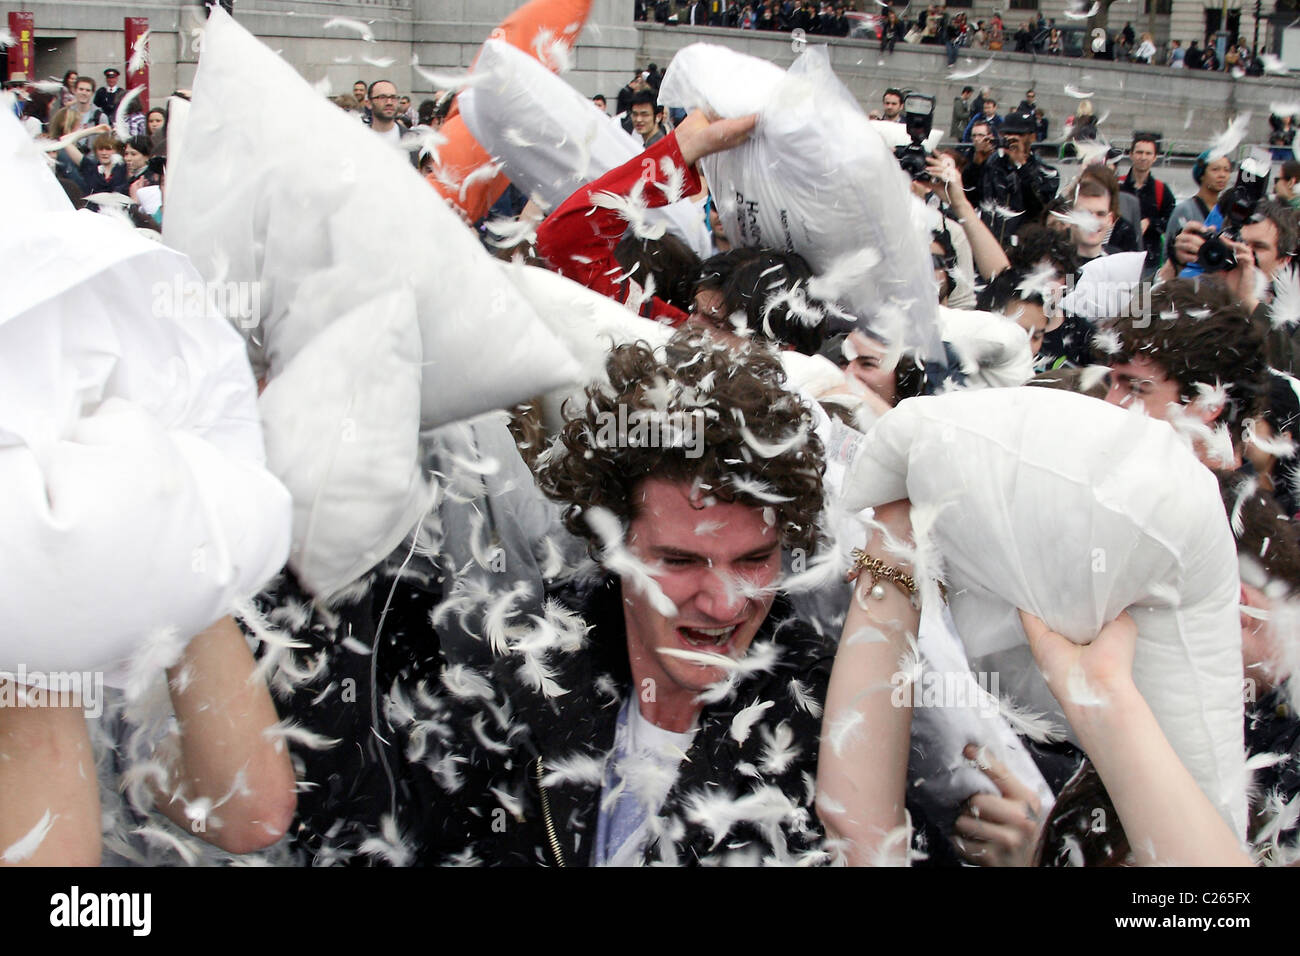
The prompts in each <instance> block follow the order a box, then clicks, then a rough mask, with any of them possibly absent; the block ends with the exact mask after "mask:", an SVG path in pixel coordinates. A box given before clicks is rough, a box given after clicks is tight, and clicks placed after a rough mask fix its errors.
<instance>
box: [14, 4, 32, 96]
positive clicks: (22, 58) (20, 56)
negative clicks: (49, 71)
mask: <svg viewBox="0 0 1300 956" xmlns="http://www.w3.org/2000/svg"><path fill="white" fill-rule="evenodd" d="M9 32H10V33H12V34H13V37H14V45H13V46H11V47H10V48H9V79H11V80H16V79H19V78H20V76H21V78H22V79H24V80H34V79H36V78H37V77H36V76H35V72H36V19H35V17H34V16H33V15H32V14H30V13H26V12H22V13H11V14H9Z"/></svg>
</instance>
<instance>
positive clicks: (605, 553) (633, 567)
mask: <svg viewBox="0 0 1300 956" xmlns="http://www.w3.org/2000/svg"><path fill="white" fill-rule="evenodd" d="M582 517H583V520H584V521H586V523H587V526H588V527H589V528H591V530H592V532H593V533H595V535H596V537H597V538H598V539H599V540H600V543H601V548H602V551H601V559H600V560H601V564H602V565H603V566H604V567H605V569H606V570H608V571H609V572H610V573H612V574H616V575H618V576H619V577H621V578H622V579H623V581H624V583H625V584H630V585H631V586H632V587H633V588H634V589H635V590H636V591H638V592H639V593H641V594H644V595H645V596H646V597H647V598H649V599H650V603H651V605H652V606H653V607H654V609H655V610H656V611H658V612H659V613H660V614H663V615H665V616H667V617H676V616H677V606H676V605H675V604H673V602H672V601H671V600H669V598H668V595H666V594H664V592H663V589H662V588H661V587H659V582H658V581H656V580H655V579H654V575H653V574H652V573H651V572H650V569H649V567H647V566H646V564H645V563H644V562H643V561H641V560H640V559H638V558H636V557H635V556H633V554H632V553H631V552H630V551H628V550H627V548H626V547H625V546H624V544H623V527H622V525H621V524H620V523H619V520H618V518H617V517H616V516H615V514H614V513H613V512H612V511H610V510H608V509H607V508H599V507H596V508H588V509H587V510H586V511H584V512H583V515H582Z"/></svg>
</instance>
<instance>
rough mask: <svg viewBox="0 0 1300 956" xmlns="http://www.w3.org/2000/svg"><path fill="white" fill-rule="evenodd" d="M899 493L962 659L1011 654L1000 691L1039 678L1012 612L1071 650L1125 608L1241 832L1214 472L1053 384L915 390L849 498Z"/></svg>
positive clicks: (1236, 694) (1226, 583) (1238, 747)
mask: <svg viewBox="0 0 1300 956" xmlns="http://www.w3.org/2000/svg"><path fill="white" fill-rule="evenodd" d="M904 497H906V498H910V499H911V502H912V507H913V516H914V523H915V522H916V520H917V519H918V518H920V519H921V520H922V522H924V520H925V519H927V518H930V517H932V518H933V530H932V533H931V537H930V540H931V542H932V544H933V546H934V549H935V553H936V554H937V555H938V556H939V558H940V560H941V561H942V566H943V573H944V577H945V579H946V581H947V584H948V593H949V595H950V597H951V608H952V616H953V619H954V621H955V622H956V625H957V631H958V633H959V634H960V636H961V638H962V641H963V642H964V643H965V645H966V649H967V654H968V657H969V658H970V660H971V665H972V667H974V668H975V669H976V670H980V669H982V666H981V658H988V657H989V656H991V655H996V654H1001V655H1003V656H1002V657H1001V658H1000V659H1001V660H1003V661H1006V660H1009V659H1010V658H1011V656H1014V655H1010V656H1008V655H1009V652H1011V651H1015V650H1019V651H1020V654H1019V660H1020V661H1021V666H1022V668H1023V670H1022V673H1020V674H1009V675H1008V674H1005V673H1004V675H1003V677H1004V679H1003V686H1004V687H1006V686H1007V685H1008V684H1012V685H1016V684H1032V683H1034V682H1035V680H1036V681H1037V683H1038V684H1039V685H1042V679H1041V677H1038V675H1037V673H1036V671H1034V670H1033V665H1032V660H1030V659H1028V650H1027V646H1026V644H1025V637H1024V631H1023V629H1022V628H1021V626H1020V622H1019V619H1018V617H1017V615H1016V608H1024V609H1025V610H1027V611H1030V612H1032V613H1033V614H1036V615H1037V616H1038V617H1040V618H1042V619H1043V620H1044V621H1046V622H1047V624H1048V626H1049V627H1051V628H1052V629H1053V630H1056V631H1058V632H1059V633H1061V634H1063V635H1065V636H1066V637H1067V638H1069V639H1070V640H1073V641H1080V642H1082V641H1088V640H1091V639H1092V638H1093V637H1094V636H1095V635H1096V634H1097V633H1098V632H1099V631H1100V630H1101V628H1102V626H1103V625H1104V624H1105V623H1106V622H1108V621H1110V620H1112V619H1114V618H1115V617H1116V616H1118V615H1119V613H1120V612H1121V611H1123V610H1125V609H1129V610H1130V612H1131V613H1132V615H1133V618H1134V620H1135V621H1136V622H1137V625H1138V645H1137V656H1136V660H1135V662H1134V668H1133V677H1134V681H1135V682H1136V684H1137V686H1138V688H1139V689H1140V690H1141V692H1142V694H1143V696H1144V697H1145V698H1146V700H1147V702H1148V703H1149V704H1150V706H1151V709H1152V711H1153V712H1154V714H1155V716H1156V719H1157V720H1158V721H1159V723H1160V726H1161V728H1162V729H1163V730H1164V732H1165V735H1166V736H1167V737H1168V739H1169V742H1170V744H1171V745H1172V746H1173V748H1174V750H1175V751H1176V752H1177V753H1178V755H1179V757H1180V758H1181V759H1182V761H1183V763H1184V765H1186V767H1187V769H1188V770H1189V771H1190V772H1191V774H1192V776H1193V777H1195V778H1196V781H1197V782H1198V783H1199V784H1200V786H1201V789H1202V790H1203V791H1204V792H1205V794H1206V796H1207V797H1209V799H1210V800H1211V802H1213V803H1214V804H1215V805H1216V806H1217V807H1218V808H1219V810H1220V812H1221V813H1222V814H1223V816H1224V818H1225V819H1227V820H1228V821H1229V823H1230V824H1231V825H1232V826H1233V827H1234V829H1235V830H1236V831H1237V832H1238V834H1239V835H1244V832H1245V812H1246V805H1245V796H1244V776H1245V771H1244V764H1243V756H1242V717H1241V712H1242V705H1241V632H1240V623H1239V618H1238V613H1237V592H1238V584H1237V561H1236V550H1235V547H1234V545H1233V539H1232V533H1231V531H1230V530H1229V528H1228V522H1227V517H1226V515H1225V514H1224V511H1223V505H1222V504H1221V503H1220V498H1219V492H1218V485H1217V482H1216V481H1215V479H1214V476H1213V475H1212V474H1211V473H1210V471H1209V470H1208V469H1206V468H1205V467H1204V466H1203V465H1201V464H1200V462H1198V461H1197V459H1196V458H1195V456H1194V455H1193V454H1192V452H1191V450H1190V449H1189V448H1188V447H1187V445H1186V444H1185V442H1184V440H1183V439H1182V438H1180V437H1179V436H1178V435H1177V433H1175V432H1174V430H1173V429H1172V428H1170V427H1169V425H1167V424H1166V423H1164V422H1161V421H1155V420H1152V419H1148V418H1146V417H1144V416H1143V415H1141V414H1140V413H1138V412H1136V411H1130V410H1125V409H1120V408H1117V407H1115V406H1112V405H1107V404H1105V403H1103V402H1099V401H1096V400H1095V399H1090V398H1086V397H1084V396H1081V395H1075V394H1072V393H1068V392H1058V391H1053V390H1050V389H1035V388H1008V389H990V390H987V391H975V392H958V393H954V394H949V395H943V396H937V397H926V398H917V399H910V400H908V401H905V402H903V403H901V404H900V405H899V406H898V407H897V408H896V409H894V410H893V411H891V412H890V413H888V414H887V415H885V416H883V417H882V418H881V419H880V421H879V422H877V423H876V425H875V427H874V428H873V429H872V430H871V432H870V433H869V434H868V436H867V438H866V440H864V441H863V443H862V446H861V448H860V449H859V451H858V453H857V455H856V456H855V458H854V461H853V463H852V466H851V473H850V476H849V479H848V482H847V487H846V491H845V498H846V505H847V506H848V507H850V508H862V507H867V506H871V505H878V504H882V503H884V502H888V501H894V500H897V499H899V498H904ZM1022 696H1023V695H1022ZM1029 696H1030V697H1032V702H1033V703H1035V704H1037V705H1038V706H1043V705H1044V704H1045V703H1047V702H1048V700H1049V699H1050V695H1046V696H1045V695H1044V694H1043V693H1041V692H1040V693H1038V694H1036V695H1034V694H1031V695H1029ZM1056 714H1057V715H1058V716H1059V710H1057V711H1056Z"/></svg>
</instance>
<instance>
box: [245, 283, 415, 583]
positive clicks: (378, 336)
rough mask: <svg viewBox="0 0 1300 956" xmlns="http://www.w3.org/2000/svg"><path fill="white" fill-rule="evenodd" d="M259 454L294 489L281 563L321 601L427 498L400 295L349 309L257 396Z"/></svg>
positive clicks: (395, 540) (396, 539) (404, 302)
mask: <svg viewBox="0 0 1300 956" xmlns="http://www.w3.org/2000/svg"><path fill="white" fill-rule="evenodd" d="M260 406H261V412H262V418H263V421H264V423H265V425H264V427H265V429H266V457H267V462H268V463H269V465H270V467H271V470H272V471H274V472H275V473H276V474H277V475H279V476H280V479H281V480H282V481H283V482H284V483H285V485H286V486H287V487H288V489H289V493H290V494H291V495H293V503H294V507H293V548H292V550H291V551H290V553H289V566H290V567H292V568H293V570H294V572H295V573H296V574H297V575H298V578H299V580H300V581H302V583H303V584H304V585H305V586H306V587H307V588H308V590H310V591H311V592H312V593H313V594H315V595H317V596H318V597H321V598H323V599H328V598H329V597H330V596H331V595H332V594H334V593H335V592H336V591H338V590H339V589H341V588H343V587H345V586H346V585H348V584H350V583H351V582H352V581H354V580H355V579H356V578H357V577H359V576H360V575H362V574H364V573H365V572H366V571H369V570H370V568H372V567H374V565H375V564H377V563H378V562H379V561H381V560H383V558H385V557H386V556H387V555H388V554H389V553H390V552H391V551H392V550H393V549H394V548H396V547H397V545H398V544H399V543H401V541H402V539H403V538H404V537H406V535H407V533H408V532H409V531H410V530H411V529H412V528H413V527H415V525H416V524H417V523H418V522H419V520H420V518H421V517H422V516H423V515H424V513H425V512H426V511H427V510H428V509H429V507H430V505H431V504H432V500H431V493H430V489H429V486H428V483H427V482H426V481H425V480H424V477H423V475H422V473H421V467H420V442H419V430H420V332H419V328H418V327H417V326H416V324H415V304H414V303H413V302H412V301H411V297H410V293H408V292H405V291H402V290H396V291H393V292H390V293H388V294H387V295H384V296H381V297H379V298H377V299H375V300H374V301H373V302H369V303H366V304H364V305H361V306H359V307H357V308H356V309H353V310H352V311H351V312H350V313H348V314H347V315H345V316H342V317H340V318H339V319H338V320H336V321H335V322H334V324H333V325H331V326H330V327H329V328H327V329H326V330H325V331H324V332H322V333H321V334H320V335H318V336H317V337H316V338H314V339H312V340H311V341H310V342H308V343H307V345H306V346H305V347H304V348H303V349H302V351H300V352H299V353H298V354H297V355H295V356H294V357H293V358H292V359H291V360H290V361H289V364H288V365H287V366H286V367H285V369H284V371H283V372H281V373H280V374H279V375H278V376H276V377H275V379H273V380H272V381H271V383H270V384H269V385H267V387H266V390H265V391H264V392H263V393H262V397H261V401H260Z"/></svg>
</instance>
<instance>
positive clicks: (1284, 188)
mask: <svg viewBox="0 0 1300 956" xmlns="http://www.w3.org/2000/svg"><path fill="white" fill-rule="evenodd" d="M1295 185H1296V181H1295V180H1294V179H1283V178H1282V177H1281V176H1279V177H1277V181H1276V182H1275V183H1274V184H1273V192H1275V193H1276V194H1277V198H1278V199H1280V200H1282V202H1289V201H1290V200H1291V199H1293V198H1294V197H1295Z"/></svg>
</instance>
